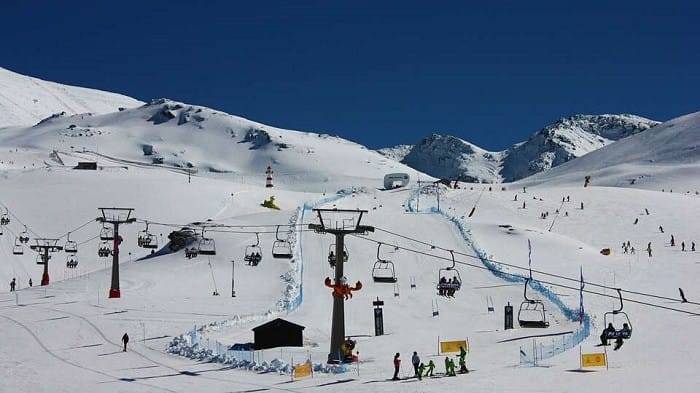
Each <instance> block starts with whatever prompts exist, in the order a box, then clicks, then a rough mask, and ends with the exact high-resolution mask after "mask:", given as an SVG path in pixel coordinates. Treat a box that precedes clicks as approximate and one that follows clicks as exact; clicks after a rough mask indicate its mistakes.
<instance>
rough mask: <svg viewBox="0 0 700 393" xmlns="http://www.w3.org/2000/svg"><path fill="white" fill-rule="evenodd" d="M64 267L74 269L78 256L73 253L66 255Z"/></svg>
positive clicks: (76, 265)
mask: <svg viewBox="0 0 700 393" xmlns="http://www.w3.org/2000/svg"><path fill="white" fill-rule="evenodd" d="M66 267H67V268H69V269H75V268H76V267H78V257H77V256H75V255H68V256H67V257H66Z"/></svg>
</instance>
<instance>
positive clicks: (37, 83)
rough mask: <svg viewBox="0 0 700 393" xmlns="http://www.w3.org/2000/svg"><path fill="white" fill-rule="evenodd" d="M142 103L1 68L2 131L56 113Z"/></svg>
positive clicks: (113, 109) (102, 110)
mask: <svg viewBox="0 0 700 393" xmlns="http://www.w3.org/2000/svg"><path fill="white" fill-rule="evenodd" d="M141 104H143V102H141V101H139V100H136V99H133V98H131V97H127V96H124V95H121V94H115V93H109V92H105V91H100V90H94V89H88V88H84V87H75V86H68V85H63V84H59V83H54V82H47V81H44V80H41V79H37V78H33V77H31V76H26V75H21V74H18V73H15V72H12V71H10V70H7V69H5V68H2V67H0V128H2V127H7V126H18V125H31V124H35V123H36V122H38V121H40V120H41V119H43V118H45V117H47V116H50V115H52V114H54V113H61V112H65V113H67V114H69V115H73V114H79V113H97V114H99V113H109V112H116V111H117V110H119V108H131V107H135V106H138V105H141Z"/></svg>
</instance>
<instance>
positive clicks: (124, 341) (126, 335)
mask: <svg viewBox="0 0 700 393" xmlns="http://www.w3.org/2000/svg"><path fill="white" fill-rule="evenodd" d="M122 342H123V343H124V352H126V344H127V343H128V342H129V335H128V334H126V333H124V335H123V336H122Z"/></svg>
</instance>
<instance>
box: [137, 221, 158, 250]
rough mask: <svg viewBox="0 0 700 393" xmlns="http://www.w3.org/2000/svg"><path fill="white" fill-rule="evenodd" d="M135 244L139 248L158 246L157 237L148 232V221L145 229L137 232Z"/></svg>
mask: <svg viewBox="0 0 700 393" xmlns="http://www.w3.org/2000/svg"><path fill="white" fill-rule="evenodd" d="M137 244H138V246H139V247H141V248H158V237H157V236H155V235H153V234H152V233H150V232H148V223H146V229H144V230H143V231H141V232H139V236H138V240H137Z"/></svg>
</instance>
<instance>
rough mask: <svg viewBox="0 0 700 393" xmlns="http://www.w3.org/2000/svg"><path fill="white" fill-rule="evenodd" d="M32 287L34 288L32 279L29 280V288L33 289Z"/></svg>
mask: <svg viewBox="0 0 700 393" xmlns="http://www.w3.org/2000/svg"><path fill="white" fill-rule="evenodd" d="M31 287H32V279H31V278H30V279H29V288H31Z"/></svg>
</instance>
